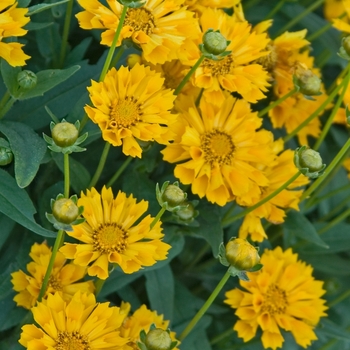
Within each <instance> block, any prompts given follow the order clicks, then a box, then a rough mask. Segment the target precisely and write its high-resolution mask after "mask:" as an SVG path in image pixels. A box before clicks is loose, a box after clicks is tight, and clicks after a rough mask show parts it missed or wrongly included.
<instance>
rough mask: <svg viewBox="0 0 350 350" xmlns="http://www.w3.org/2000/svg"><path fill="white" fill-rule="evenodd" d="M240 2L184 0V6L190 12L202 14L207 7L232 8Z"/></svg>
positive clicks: (239, 0)
mask: <svg viewBox="0 0 350 350" xmlns="http://www.w3.org/2000/svg"><path fill="white" fill-rule="evenodd" d="M240 3H241V0H186V1H185V5H186V6H187V7H188V9H190V10H191V11H195V12H198V13H199V14H200V13H202V12H203V11H204V10H205V9H207V8H208V7H210V8H221V9H223V8H232V7H234V6H237V5H240Z"/></svg>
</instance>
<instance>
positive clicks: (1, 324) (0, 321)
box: [0, 295, 28, 331]
mask: <svg viewBox="0 0 350 350" xmlns="http://www.w3.org/2000/svg"><path fill="white" fill-rule="evenodd" d="M12 298H13V295H9V296H8V297H7V298H6V299H3V300H0V310H1V312H0V331H4V330H6V329H9V328H11V327H13V326H15V325H16V324H18V323H19V322H20V321H21V319H23V317H24V316H25V315H26V314H27V313H28V310H26V309H24V308H22V307H17V306H16V304H15V303H14V302H13V301H12Z"/></svg>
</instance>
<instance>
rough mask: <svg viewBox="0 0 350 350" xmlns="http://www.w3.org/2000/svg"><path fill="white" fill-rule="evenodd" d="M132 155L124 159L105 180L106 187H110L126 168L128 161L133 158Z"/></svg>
mask: <svg viewBox="0 0 350 350" xmlns="http://www.w3.org/2000/svg"><path fill="white" fill-rule="evenodd" d="M133 159H134V158H133V157H130V156H129V157H128V158H126V159H125V161H124V163H123V164H122V166H121V167H120V168H119V169H118V170H117V172H116V173H115V174H114V175H113V177H112V178H111V179H110V180H109V181H108V182H107V185H106V187H111V186H112V185H113V184H114V183H115V182H116V181H117V179H118V178H119V176H120V175H121V174H122V173H123V171H124V170H125V169H126V168H127V166H128V165H129V164H130V162H131V161H132V160H133Z"/></svg>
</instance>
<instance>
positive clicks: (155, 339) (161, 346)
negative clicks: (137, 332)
mask: <svg viewBox="0 0 350 350" xmlns="http://www.w3.org/2000/svg"><path fill="white" fill-rule="evenodd" d="M145 345H146V347H147V350H170V349H171V348H172V340H171V338H170V335H169V332H168V331H166V330H164V329H160V328H156V329H151V330H150V331H149V332H148V333H147V335H146V340H145Z"/></svg>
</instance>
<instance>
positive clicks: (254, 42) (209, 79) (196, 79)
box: [191, 8, 269, 104]
mask: <svg viewBox="0 0 350 350" xmlns="http://www.w3.org/2000/svg"><path fill="white" fill-rule="evenodd" d="M199 21H200V25H201V28H202V31H203V33H205V32H206V31H207V30H208V29H210V28H212V29H213V30H220V33H221V34H222V35H223V36H224V38H225V39H226V40H228V41H230V43H229V45H228V46H227V49H226V50H227V51H231V53H230V54H229V55H227V56H225V57H224V58H223V59H221V60H218V61H214V60H210V59H204V61H203V62H202V64H201V65H200V66H199V68H198V69H197V70H196V71H195V73H194V74H193V75H192V77H191V78H192V83H193V85H195V86H198V87H200V88H204V89H205V90H204V95H203V96H205V97H206V98H207V99H209V100H211V101H215V102H216V103H217V104H221V103H222V102H223V100H224V99H225V95H224V93H223V90H226V91H229V92H237V93H239V94H240V95H241V96H242V97H243V98H244V99H245V100H247V101H248V102H251V103H255V102H257V101H258V100H261V99H262V98H264V97H265V95H264V92H266V91H267V87H268V86H269V83H268V81H267V80H268V73H267V71H266V70H264V68H263V67H262V65H260V64H258V63H255V62H254V61H256V60H257V59H258V58H260V57H262V56H265V55H267V53H268V52H267V51H266V50H265V49H266V46H267V44H268V42H269V39H268V38H267V36H266V34H265V33H262V34H257V33H256V32H252V30H251V25H250V24H249V23H248V22H246V21H244V22H240V21H237V20H235V18H233V17H231V16H229V15H227V14H226V13H225V12H224V11H222V10H219V9H210V8H208V9H206V10H205V11H204V12H203V13H202V15H201V17H200V19H199ZM197 52H198V57H197V58H199V56H200V51H199V50H198V51H197Z"/></svg>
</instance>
